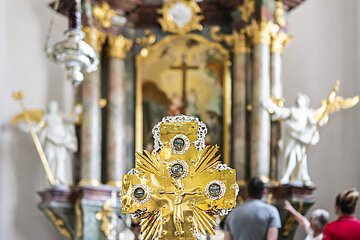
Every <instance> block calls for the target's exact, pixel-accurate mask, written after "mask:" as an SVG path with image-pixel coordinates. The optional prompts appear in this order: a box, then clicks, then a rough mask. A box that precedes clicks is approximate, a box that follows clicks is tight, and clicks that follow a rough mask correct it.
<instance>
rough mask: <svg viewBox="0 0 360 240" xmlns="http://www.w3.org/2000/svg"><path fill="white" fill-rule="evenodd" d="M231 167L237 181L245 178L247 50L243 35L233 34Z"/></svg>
mask: <svg viewBox="0 0 360 240" xmlns="http://www.w3.org/2000/svg"><path fill="white" fill-rule="evenodd" d="M233 37H234V62H233V71H234V77H233V166H234V168H235V169H236V177H237V180H238V181H244V180H245V178H246V154H247V149H246V80H247V59H248V48H247V46H246V39H245V34H244V33H237V32H234V33H233Z"/></svg>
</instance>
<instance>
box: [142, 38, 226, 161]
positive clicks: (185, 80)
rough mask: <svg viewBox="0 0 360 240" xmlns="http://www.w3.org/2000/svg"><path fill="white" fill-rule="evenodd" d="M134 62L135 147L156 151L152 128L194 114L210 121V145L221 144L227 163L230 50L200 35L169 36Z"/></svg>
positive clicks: (144, 51) (146, 50) (208, 141)
mask: <svg viewBox="0 0 360 240" xmlns="http://www.w3.org/2000/svg"><path fill="white" fill-rule="evenodd" d="M136 60H137V66H136V67H137V99H136V101H137V115H136V119H137V122H136V137H137V139H136V141H137V142H136V143H137V144H136V145H137V146H136V149H138V150H140V149H143V148H144V149H147V150H152V148H153V145H152V144H153V139H152V133H151V130H152V127H153V126H154V125H155V124H156V123H157V122H159V121H161V119H162V118H163V117H164V116H167V115H178V114H186V115H193V116H197V117H198V118H199V119H200V120H201V121H204V122H205V123H206V125H207V127H208V135H207V138H206V143H207V144H211V145H215V144H216V145H219V146H220V147H221V151H222V152H223V155H224V160H225V162H226V159H225V158H228V156H229V153H228V146H229V144H225V143H228V142H229V135H230V134H229V128H230V115H231V114H230V98H231V96H230V92H231V90H230V79H229V66H228V65H229V53H228V51H226V50H225V49H224V48H223V47H222V46H221V45H219V44H217V43H213V42H210V41H209V40H207V39H206V38H204V37H202V36H199V35H193V34H189V35H183V36H167V37H165V38H164V39H162V40H161V41H160V42H159V43H157V44H156V45H154V46H152V47H149V48H144V49H142V50H141V51H140V54H138V56H137V59H136ZM224 126H225V128H224ZM225 152H226V153H225Z"/></svg>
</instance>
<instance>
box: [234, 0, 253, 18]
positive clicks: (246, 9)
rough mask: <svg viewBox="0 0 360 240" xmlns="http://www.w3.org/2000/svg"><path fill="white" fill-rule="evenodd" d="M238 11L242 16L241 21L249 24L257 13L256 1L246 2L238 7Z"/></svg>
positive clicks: (245, 0) (249, 0)
mask: <svg viewBox="0 0 360 240" xmlns="http://www.w3.org/2000/svg"><path fill="white" fill-rule="evenodd" d="M238 11H239V12H240V14H241V16H240V19H241V20H242V21H243V22H249V20H250V18H251V17H252V15H253V14H254V13H255V0H244V1H243V3H242V4H241V5H239V6H238Z"/></svg>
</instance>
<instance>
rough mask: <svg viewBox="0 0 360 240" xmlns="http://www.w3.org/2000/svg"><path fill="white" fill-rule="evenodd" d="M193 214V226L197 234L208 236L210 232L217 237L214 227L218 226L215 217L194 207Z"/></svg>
mask: <svg viewBox="0 0 360 240" xmlns="http://www.w3.org/2000/svg"><path fill="white" fill-rule="evenodd" d="M192 212H193V224H194V229H195V231H196V232H198V233H201V234H202V235H206V232H208V233H209V234H210V235H215V230H214V227H216V226H217V224H216V222H215V217H214V216H211V215H209V214H208V213H207V212H206V211H204V210H202V209H200V208H199V207H194V209H193V210H192Z"/></svg>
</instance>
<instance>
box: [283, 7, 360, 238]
mask: <svg viewBox="0 0 360 240" xmlns="http://www.w3.org/2000/svg"><path fill="white" fill-rule="evenodd" d="M359 9H360V3H359V1H356V0H347V1H341V0H309V1H306V2H305V3H304V4H303V5H301V6H300V7H299V8H298V9H296V10H295V11H294V12H293V13H292V14H291V16H290V20H289V29H290V33H291V34H293V35H294V40H293V41H292V42H291V43H290V44H289V46H288V48H287V49H286V50H285V55H284V75H283V79H284V95H285V99H286V102H285V105H286V106H291V105H292V104H293V103H294V100H295V97H296V94H297V93H298V92H302V93H305V94H307V95H309V97H310V99H311V105H312V106H313V107H314V108H317V107H319V105H320V101H321V99H323V98H324V97H325V96H326V95H327V94H328V93H329V91H330V90H331V88H332V86H333V84H334V83H335V80H336V79H341V83H342V85H341V87H340V95H343V96H353V95H356V94H359V93H360V86H359V77H360V72H359V70H357V69H358V65H359V60H360V59H359V56H360V54H357V53H359V47H358V45H359V36H360V35H359V34H360V33H359V32H360V31H359V27H358V26H359V23H360V22H359V15H358V14H359ZM320 134H321V140H320V142H319V144H318V145H317V146H315V147H312V148H310V151H309V171H310V175H311V176H312V177H313V180H314V182H315V184H316V187H317V190H316V191H315V197H316V204H315V205H314V206H313V208H312V209H315V208H324V209H326V210H328V211H330V213H331V217H332V219H334V218H335V214H334V210H333V208H334V199H335V196H336V195H337V194H338V193H339V192H340V191H342V190H343V189H346V188H350V187H357V188H360V165H359V162H360V148H359V142H360V106H357V107H356V108H353V109H350V110H343V111H342V112H340V113H335V114H333V115H332V116H331V117H330V121H329V123H328V125H327V126H325V127H323V128H322V129H321V130H320ZM310 211H311V210H310ZM358 216H360V215H359V210H358ZM302 233H303V232H302V231H298V234H297V239H301V236H302V235H303V234H302ZM302 239H304V238H302Z"/></svg>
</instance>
